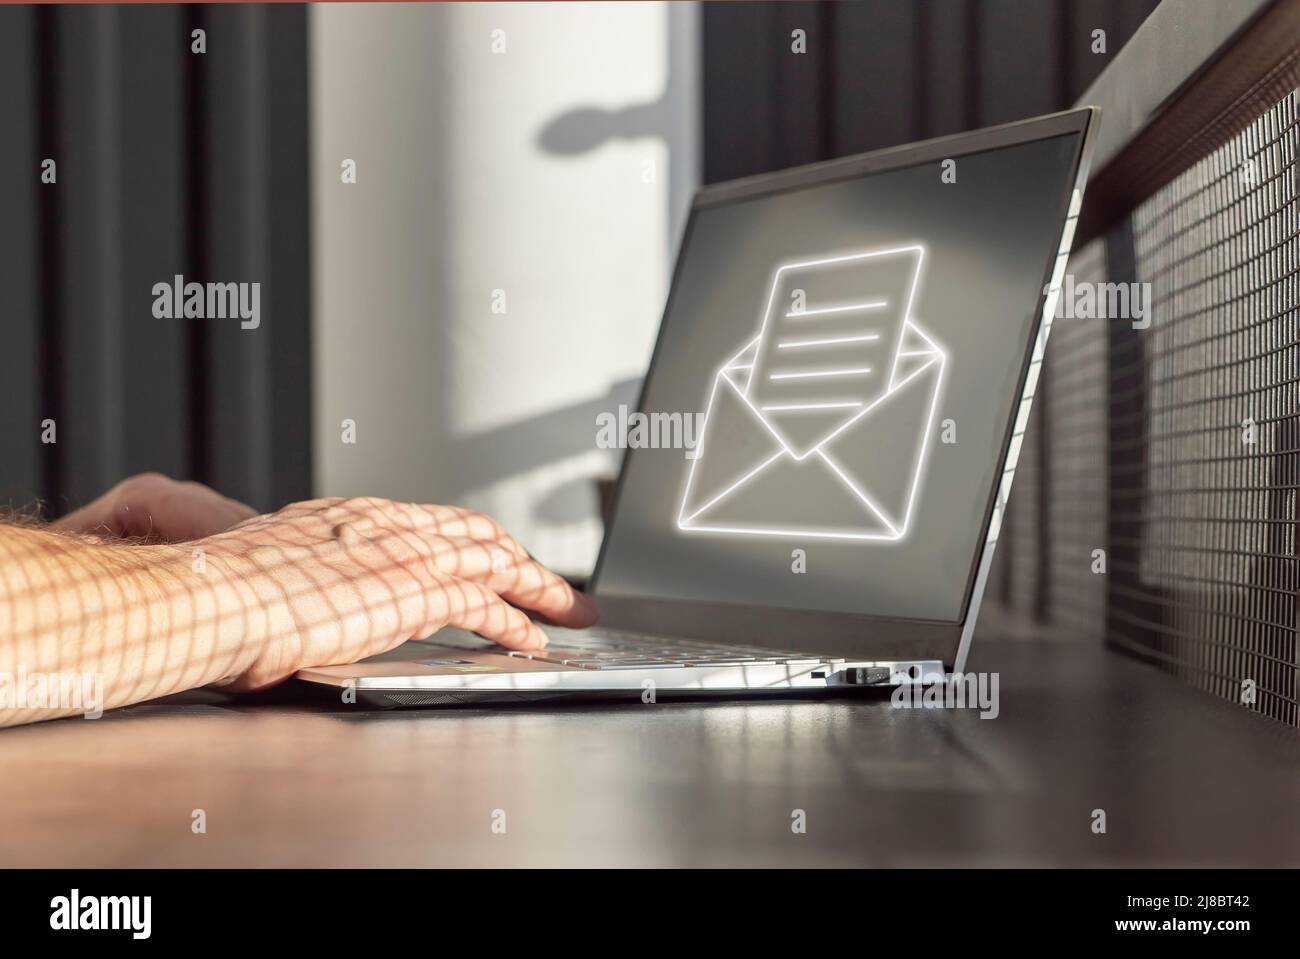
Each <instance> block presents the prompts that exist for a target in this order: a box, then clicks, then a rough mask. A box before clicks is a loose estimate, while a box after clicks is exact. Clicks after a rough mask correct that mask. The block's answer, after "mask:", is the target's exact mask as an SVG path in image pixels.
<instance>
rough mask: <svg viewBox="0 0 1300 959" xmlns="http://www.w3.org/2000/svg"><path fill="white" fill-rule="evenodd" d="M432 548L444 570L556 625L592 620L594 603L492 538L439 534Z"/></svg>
mask: <svg viewBox="0 0 1300 959" xmlns="http://www.w3.org/2000/svg"><path fill="white" fill-rule="evenodd" d="M434 549H435V553H434V559H435V561H436V562H437V564H438V568H439V569H440V570H442V571H443V572H444V573H448V574H450V575H452V576H456V577H458V578H460V579H469V580H473V581H474V582H476V583H481V584H482V585H484V586H487V587H488V588H489V589H491V590H492V591H494V592H496V593H499V594H500V595H501V596H503V597H504V598H505V599H508V600H509V601H510V602H512V603H514V604H515V605H516V606H522V607H524V608H526V609H531V610H534V611H535V612H537V613H540V614H541V615H543V616H545V617H546V618H547V619H548V620H550V621H551V622H552V623H554V624H555V625H557V626H571V627H582V626H590V625H591V624H592V623H594V622H595V621H596V607H595V604H594V603H592V602H591V600H590V599H588V598H587V597H586V596H584V595H582V594H581V593H579V592H577V591H576V590H575V589H574V588H573V587H572V586H570V585H569V584H568V583H566V582H565V581H564V580H563V579H562V578H560V577H559V576H557V575H556V574H555V573H553V572H551V571H550V570H549V569H547V568H546V567H545V566H543V565H542V564H541V563H539V562H537V560H535V559H531V558H525V559H521V558H520V557H518V556H516V555H514V554H513V553H509V552H507V551H506V550H505V549H504V548H502V546H501V545H500V544H498V543H495V542H492V543H483V542H480V541H477V540H471V539H466V538H464V537H443V538H441V539H440V541H439V542H438V543H437V544H435V546H434Z"/></svg>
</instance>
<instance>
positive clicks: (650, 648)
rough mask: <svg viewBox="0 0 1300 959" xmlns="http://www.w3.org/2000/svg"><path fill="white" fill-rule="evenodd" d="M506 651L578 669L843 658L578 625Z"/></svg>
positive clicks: (769, 663) (798, 662)
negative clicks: (540, 644)
mask: <svg viewBox="0 0 1300 959" xmlns="http://www.w3.org/2000/svg"><path fill="white" fill-rule="evenodd" d="M508 655H510V656H517V657H519V658H521V659H535V660H537V661H538V662H542V663H560V664H562V665H565V666H576V667H578V668H579V669H602V670H608V669H656V668H668V667H680V666H809V665H816V664H818V663H842V662H844V660H843V659H842V658H836V657H833V656H809V655H808V654H807V653H799V652H793V651H789V650H786V651H784V652H783V651H781V650H771V649H759V648H757V647H749V646H729V645H716V644H710V643H704V642H697V641H694V640H685V639H674V638H672V637H669V636H656V635H654V634H652V633H624V632H614V631H611V630H606V631H601V632H596V633H589V632H585V631H582V630H574V631H568V630H566V631H564V632H562V633H556V634H555V637H554V639H553V640H552V643H551V645H549V646H547V647H546V648H545V649H541V650H527V651H521V650H512V651H511V652H510V653H509V654H508Z"/></svg>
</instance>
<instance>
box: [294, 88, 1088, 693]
mask: <svg viewBox="0 0 1300 959" xmlns="http://www.w3.org/2000/svg"><path fill="white" fill-rule="evenodd" d="M1097 120H1098V113H1097V111H1096V110H1095V109H1081V110H1073V111H1069V112H1065V113H1058V114H1053V115H1050V116H1044V117H1038V118H1035V119H1030V120H1025V121H1022V122H1018V123H1011V124H1006V125H1003V126H998V127H991V128H988V129H983V130H976V131H973V132H969V133H963V134H960V135H957V136H951V137H944V138H941V139H935V140H927V141H924V142H921V143H915V144H909V145H906V146H900V147H894V148H891V149H887V150H880V151H876V152H872V153H867V154H862V155H859V156H853V157H847V158H844V159H840V160H834V161H831V162H827V163H817V164H813V165H810V166H803V167H798V168H796V169H791V170H786V171H782V172H779V173H773V174H768V175H763V176H756V177H750V178H746V179H742V180H736V181H733V182H729V183H722V184H717V185H713V186H708V187H705V188H703V189H701V190H700V191H699V192H698V193H697V194H696V196H695V198H694V202H693V205H692V208H691V213H690V217H689V220H688V222H687V226H686V229H685V232H684V235H683V239H682V243H681V248H680V252H679V254H678V258H677V263H676V267H675V269H674V272H673V280H672V285H671V288H670V290H669V294H668V302H667V306H666V307H665V310H664V314H663V320H662V323H661V325H660V330H659V336H658V340H657V342H656V345H655V349H654V354H653V357H652V359H651V363H650V369H649V371H648V373H647V374H646V378H645V380H644V383H643V387H642V393H641V398H640V400H639V403H638V409H637V411H636V416H635V417H627V420H628V421H629V422H632V421H633V420H635V421H636V423H635V425H634V427H633V428H632V429H631V430H629V431H628V435H627V436H626V437H621V438H620V439H622V440H625V443H624V444H623V445H625V446H626V452H625V453H624V458H623V464H622V469H621V472H620V475H619V481H618V485H617V488H616V491H615V493H614V497H613V502H612V505H611V507H610V510H609V517H608V521H607V525H606V534H605V538H604V541H603V543H602V545H601V550H600V554H599V558H598V560H597V563H596V567H595V571H594V573H593V575H592V578H591V581H590V585H589V592H590V593H591V594H592V595H593V597H594V598H595V600H596V603H597V605H598V607H599V609H600V613H601V622H600V624H599V625H598V626H595V627H592V628H590V629H586V630H565V629H555V628H548V634H549V636H550V639H551V641H550V644H549V645H548V647H547V648H546V649H544V650H540V651H529V652H511V651H507V650H505V649H502V648H500V647H496V646H491V645H488V644H486V643H485V642H484V641H483V640H481V639H478V638H476V637H472V636H470V635H468V634H456V633H453V632H451V631H443V632H440V633H438V634H436V635H435V636H433V637H431V638H429V639H426V640H421V641H417V642H412V643H407V644H404V645H403V646H401V647H399V648H398V649H396V650H393V651H391V652H390V653H387V654H385V655H384V656H380V657H376V658H373V659H370V660H366V661H363V662H361V663H356V664H353V665H346V666H328V667H319V668H315V669H305V670H302V671H301V672H300V673H298V677H299V678H300V679H303V680H306V681H308V682H310V683H316V684H323V685H326V686H333V687H342V688H343V689H344V690H345V692H344V694H343V695H344V696H345V697H346V696H347V695H348V692H347V691H351V692H352V694H354V695H355V697H356V698H357V699H364V700H366V701H370V702H380V703H386V704H390V705H409V706H435V705H454V704H479V703H502V702H517V701H532V700H544V699H552V698H560V697H582V698H607V697H618V698H621V697H628V698H641V699H642V700H643V701H647V702H648V701H652V700H653V701H658V700H659V699H660V698H672V697H674V696H691V697H696V696H725V697H752V696H768V695H775V694H798V695H804V696H807V695H820V694H832V693H835V692H839V691H849V690H862V689H865V688H870V687H890V686H896V685H900V684H906V683H915V682H918V681H919V682H922V683H929V682H934V681H937V680H941V679H944V678H945V677H947V676H949V675H951V674H952V673H958V674H960V673H962V672H963V671H964V670H965V667H966V661H967V657H968V655H969V653H970V647H971V639H972V635H973V632H974V628H975V622H976V616H977V614H978V611H979V607H980V600H981V597H982V595H983V591H984V586H985V582H986V580H987V577H988V574H989V568H990V564H991V562H992V558H993V550H994V547H995V546H996V544H997V539H998V530H999V527H1000V523H1001V519H1002V515H1003V511H1004V509H1005V506H1006V503H1007V497H1008V494H1009V493H1010V489H1011V481H1012V477H1013V475H1014V473H1015V468H1016V461H1017V458H1018V456H1019V453H1020V448H1021V440H1022V438H1023V435H1024V432H1025V427H1026V424H1027V422H1028V418H1029V412H1030V406H1031V402H1032V400H1033V397H1034V392H1035V387H1036V385H1037V382H1038V377H1039V372H1040V370H1041V366H1042V361H1043V351H1044V347H1045V345H1046V342H1047V337H1048V333H1049V332H1050V330H1051V323H1052V317H1053V315H1054V313H1055V308H1056V301H1057V297H1058V293H1059V290H1060V287H1061V282H1062V279H1063V277H1064V274H1065V268H1066V262H1067V259H1068V257H1069V253H1070V246H1071V242H1072V240H1073V235H1074V227H1075V223H1076V221H1077V218H1078V215H1079V210H1080V204H1081V200H1082V196H1083V190H1084V185H1085V182H1086V180H1087V172H1088V158H1089V152H1090V143H1091V140H1092V136H1093V133H1094V131H1095V129H1096V126H1097Z"/></svg>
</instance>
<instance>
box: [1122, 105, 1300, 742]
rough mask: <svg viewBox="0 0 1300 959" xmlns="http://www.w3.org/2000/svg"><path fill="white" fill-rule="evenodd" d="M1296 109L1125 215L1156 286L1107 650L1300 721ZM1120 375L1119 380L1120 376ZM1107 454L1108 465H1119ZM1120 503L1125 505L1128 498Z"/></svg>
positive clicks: (1139, 260)
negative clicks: (1125, 548) (1246, 693)
mask: <svg viewBox="0 0 1300 959" xmlns="http://www.w3.org/2000/svg"><path fill="white" fill-rule="evenodd" d="M1296 145H1297V124H1296V97H1295V96H1294V95H1292V96H1290V97H1288V98H1286V99H1285V100H1283V101H1282V102H1281V103H1280V104H1278V105H1277V106H1276V107H1275V108H1273V109H1272V110H1269V111H1268V112H1267V113H1266V114H1264V115H1263V116H1262V117H1260V118H1259V119H1258V120H1257V121H1256V122H1255V123H1253V124H1252V125H1251V126H1250V127H1248V128H1247V129H1246V130H1244V131H1243V132H1242V133H1241V134H1240V135H1238V136H1237V137H1235V138H1234V139H1233V140H1232V141H1230V142H1229V143H1228V144H1226V145H1225V146H1224V147H1222V148H1220V149H1219V150H1217V151H1215V152H1214V153H1213V154H1211V155H1210V156H1209V157H1207V158H1206V159H1205V160H1203V161H1201V162H1199V163H1197V164H1196V165H1195V166H1194V167H1192V168H1191V169H1190V170H1188V171H1187V172H1186V173H1184V174H1183V175H1182V176H1180V177H1178V178H1177V179H1176V180H1174V181H1173V182H1172V183H1170V184H1169V185H1168V186H1166V187H1164V188H1162V189H1161V190H1159V191H1158V192H1157V193H1156V194H1155V195H1154V196H1152V197H1151V198H1150V199H1149V200H1148V201H1147V202H1145V203H1143V204H1142V205H1141V206H1140V207H1139V208H1138V209H1137V210H1135V211H1134V214H1133V252H1134V262H1135V266H1136V273H1137V279H1138V280H1140V281H1143V282H1149V283H1150V284H1151V285H1152V293H1153V296H1154V304H1155V312H1154V317H1153V322H1152V325H1151V328H1150V329H1149V330H1147V331H1145V332H1144V333H1138V334H1135V335H1140V336H1142V337H1143V338H1144V349H1143V353H1144V358H1143V362H1144V370H1143V371H1142V372H1143V377H1144V383H1143V388H1144V389H1145V392H1146V397H1145V404H1144V405H1145V410H1144V415H1143V417H1142V419H1143V423H1144V424H1145V429H1140V428H1138V427H1139V424H1138V423H1136V422H1134V423H1133V424H1132V425H1133V426H1134V429H1133V431H1132V435H1131V438H1130V439H1129V440H1127V442H1131V443H1133V444H1135V446H1136V445H1138V444H1140V446H1141V449H1142V451H1143V453H1144V461H1143V462H1142V464H1141V466H1140V468H1137V469H1133V470H1130V471H1125V472H1122V473H1121V472H1118V471H1117V470H1115V469H1114V468H1112V484H1113V485H1112V490H1113V494H1112V516H1111V523H1112V525H1111V529H1112V530H1116V529H1117V526H1118V525H1119V524H1120V523H1122V524H1123V525H1124V527H1125V528H1126V529H1128V530H1131V534H1130V535H1132V536H1133V537H1134V545H1136V547H1137V555H1138V562H1137V566H1136V568H1134V569H1115V568H1112V570H1111V574H1112V576H1113V577H1114V581H1113V582H1112V583H1111V587H1110V588H1111V590H1112V592H1113V596H1112V602H1111V620H1112V625H1113V627H1114V628H1113V632H1112V640H1113V641H1115V642H1118V643H1120V644H1123V645H1126V646H1129V647H1130V648H1132V649H1134V650H1136V651H1140V652H1143V653H1144V654H1147V655H1150V656H1151V657H1153V658H1155V659H1157V660H1159V661H1160V662H1162V663H1164V664H1165V665H1167V667H1168V668H1169V669H1171V670H1172V671H1173V672H1175V673H1176V674H1178V675H1179V676H1182V677H1183V678H1185V679H1187V680H1189V681H1190V682H1193V683H1195V684H1197V685H1200V686H1203V687H1204V688H1206V689H1209V690H1211V691H1213V692H1215V693H1218V694H1219V695H1222V696H1226V697H1229V698H1233V699H1239V698H1240V697H1241V694H1242V684H1243V681H1245V680H1253V682H1254V683H1255V684H1256V685H1257V687H1258V699H1259V703H1258V705H1259V708H1260V709H1261V710H1262V711H1264V712H1266V713H1267V714H1269V715H1271V716H1276V717H1277V718H1280V719H1284V720H1286V721H1287V722H1291V723H1295V722H1296V718H1297V717H1296V688H1295V680H1296V668H1297V664H1298V663H1300V660H1297V648H1296V620H1295V590H1296V586H1297V563H1296V544H1295V518H1296V517H1295V492H1296V485H1295V459H1296V430H1295V427H1296V423H1297V412H1296V411H1297V407H1296V389H1295V385H1296V373H1297V362H1296V361H1297V315H1298V314H1297V306H1296V303H1297V301H1296V292H1297V283H1296V276H1297V266H1298V264H1300V239H1298V238H1297V234H1296V225H1297V214H1296V199H1297V198H1296ZM1116 372H1122V371H1116ZM1122 453H1123V450H1122V449H1117V448H1115V447H1114V446H1112V463H1113V464H1114V463H1115V462H1116V461H1118V460H1121V459H1125V460H1126V461H1128V462H1133V463H1136V459H1135V458H1134V459H1132V460H1128V459H1127V458H1125V457H1122V456H1120V455H1117V454H1122ZM1121 494H1124V495H1121Z"/></svg>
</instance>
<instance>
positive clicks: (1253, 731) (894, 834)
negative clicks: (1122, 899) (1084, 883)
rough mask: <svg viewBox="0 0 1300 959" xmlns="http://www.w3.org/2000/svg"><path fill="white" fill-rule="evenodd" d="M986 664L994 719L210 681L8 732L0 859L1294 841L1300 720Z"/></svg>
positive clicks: (1132, 680)
mask: <svg viewBox="0 0 1300 959" xmlns="http://www.w3.org/2000/svg"><path fill="white" fill-rule="evenodd" d="M972 667H973V668H975V669H990V670H991V669H998V670H999V671H1000V672H1001V674H1002V675H1001V716H1000V717H999V718H997V719H994V720H981V719H980V718H979V717H978V714H977V713H975V712H950V711H920V710H915V711H909V710H899V709H894V708H891V706H890V703H889V701H888V698H887V697H877V698H875V699H872V700H867V701H862V700H838V701H831V702H808V701H802V702H792V701H776V702H773V701H767V702H751V703H747V704H745V703H686V704H665V703H661V704H659V705H657V706H644V705H641V704H640V703H639V702H638V703H635V704H628V705H612V706H611V705H596V706H584V707H577V706H561V707H554V706H552V707H546V708H540V707H528V708H514V709H511V710H504V711H491V710H483V709H474V710H427V711H405V712H393V711H389V712H373V711H363V710H362V708H360V707H344V706H341V705H340V706H333V705H331V706H329V707H322V706H313V705H306V704H304V703H302V702H293V701H282V702H279V703H269V704H267V703H250V702H247V701H241V700H235V699H227V698H224V697H222V696H219V695H217V694H213V693H206V692H204V693H196V694H188V696H186V697H181V698H179V699H174V700H173V701H170V702H165V703H159V704H153V705H144V706H138V707H134V708H131V709H128V710H123V711H121V712H119V713H115V714H109V715H107V716H105V717H104V718H103V719H100V720H97V721H86V720H81V719H73V720H63V721H59V722H55V723H47V724H43V725H38V726H31V727H25V728H20V729H13V730H5V731H2V732H0V770H3V775H2V776H0V822H2V823H3V828H2V829H0V865H3V866H191V865H192V866H239V865H264V866H362V865H366V866H369V865H385V866H387V865H412V866H422V865H455V866H468V865H632V864H638V865H665V866H666V865H688V866H689V865H693V866H703V865H724V864H725V865H776V864H785V865H810V864H816V865H856V864H871V865H897V864H919V865H929V864H976V865H992V864H1035V863H1037V864H1080V865H1097V864H1122V865H1150V864H1225V865H1231V864H1236V865H1259V864H1269V865H1281V864H1290V865H1295V864H1297V863H1300V732H1297V731H1296V730H1294V729H1289V728H1287V727H1284V726H1281V725H1279V724H1277V723H1274V722H1271V721H1269V720H1266V719H1263V718H1261V717H1259V716H1257V715H1253V714H1251V713H1250V712H1248V711H1247V710H1246V709H1245V708H1244V707H1236V706H1233V705H1231V704H1229V703H1225V702H1221V701H1219V700H1216V699H1213V698H1211V697H1209V696H1207V695H1205V694H1202V693H1199V692H1196V691H1194V690H1191V689H1188V688H1186V687H1184V686H1182V685H1180V684H1179V683H1178V682H1176V681H1175V680H1173V679H1171V678H1169V677H1167V676H1165V675H1163V674H1161V673H1158V672H1156V671H1155V670H1152V669H1150V668H1149V667H1146V666H1143V665H1141V664H1138V663H1135V662H1133V661H1130V660H1128V659H1125V658H1123V657H1121V656H1119V655H1117V654H1114V653H1109V652H1105V651H1104V650H1102V649H1099V648H1096V647H1093V646H1084V645H1074V644H1054V643H1046V642H1036V643H1026V642H1001V643H996V642H983V643H982V644H976V650H975V655H974V657H973V663H972ZM281 698H282V699H284V697H281ZM1097 808H1102V809H1104V810H1105V811H1106V816H1107V830H1108V831H1107V833H1106V834H1105V835H1094V834H1093V832H1092V830H1091V823H1092V816H1091V811H1092V810H1093V809H1097ZM195 809H203V810H205V812H206V816H207V833H206V834H205V835H196V834H194V833H193V832H192V831H191V822H192V818H191V813H192V811H193V810H195ZM498 809H500V810H504V811H505V814H506V833H505V834H504V835H501V834H494V833H493V831H492V828H491V827H492V823H493V812H494V810H498ZM794 809H803V810H805V812H806V815H807V833H806V834H804V835H796V834H794V833H793V832H792V831H791V815H792V810H794Z"/></svg>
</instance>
